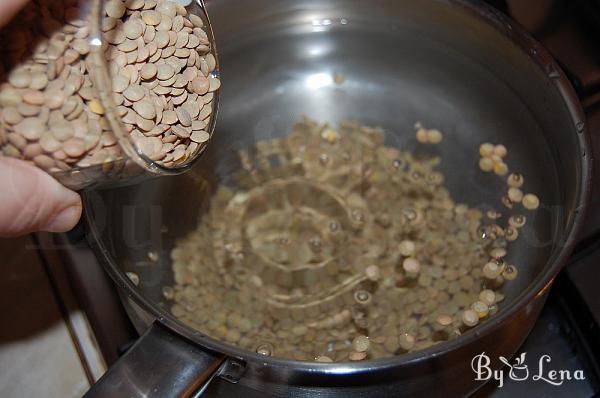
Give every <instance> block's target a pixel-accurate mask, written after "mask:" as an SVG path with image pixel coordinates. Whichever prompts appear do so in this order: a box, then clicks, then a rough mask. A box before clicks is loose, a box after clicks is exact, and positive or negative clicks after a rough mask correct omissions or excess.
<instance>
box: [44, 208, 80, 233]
mask: <svg viewBox="0 0 600 398" xmlns="http://www.w3.org/2000/svg"><path fill="white" fill-rule="evenodd" d="M80 215H81V207H80V206H70V207H67V208H66V209H64V210H62V211H61V212H60V213H58V215H56V217H54V218H53V219H52V220H51V221H50V222H49V223H48V224H47V225H46V226H45V227H44V228H42V229H43V230H44V231H47V232H67V231H70V230H71V229H73V227H74V226H75V225H76V224H77V221H79V216H80Z"/></svg>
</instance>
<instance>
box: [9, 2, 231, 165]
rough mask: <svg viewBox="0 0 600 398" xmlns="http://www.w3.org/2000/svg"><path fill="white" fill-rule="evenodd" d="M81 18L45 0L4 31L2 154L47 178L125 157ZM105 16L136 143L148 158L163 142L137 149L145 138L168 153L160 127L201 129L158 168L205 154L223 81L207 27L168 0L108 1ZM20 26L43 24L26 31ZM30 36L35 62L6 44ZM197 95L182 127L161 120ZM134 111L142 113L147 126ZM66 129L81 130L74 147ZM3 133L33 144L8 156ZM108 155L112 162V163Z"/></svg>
mask: <svg viewBox="0 0 600 398" xmlns="http://www.w3.org/2000/svg"><path fill="white" fill-rule="evenodd" d="M63 11H64V12H63ZM81 12H82V10H80V9H79V8H78V4H77V2H75V1H70V0H57V1H56V2H49V0H40V1H38V2H36V3H35V4H31V5H28V6H27V7H25V9H24V10H23V11H22V12H21V14H20V17H19V18H16V19H15V22H14V23H11V24H10V25H9V26H7V27H5V28H4V29H3V35H2V36H1V37H2V39H1V41H2V42H1V43H0V44H2V46H0V48H1V50H0V51H1V52H2V54H3V56H4V58H5V59H6V60H10V61H7V62H6V63H5V64H6V65H5V66H6V67H7V69H6V72H5V70H4V69H0V78H4V80H5V81H6V83H5V84H4V85H2V86H0V106H1V107H2V110H1V111H2V112H1V113H0V116H1V117H0V127H1V129H0V130H1V131H2V132H3V133H2V134H0V150H1V151H2V153H3V154H4V155H9V156H14V157H19V158H22V159H24V160H26V161H29V162H30V163H33V164H36V165H38V166H40V167H42V168H44V169H45V170H47V171H49V172H55V171H57V170H58V169H61V170H65V171H67V170H69V169H70V168H71V167H73V166H78V167H84V166H89V165H94V164H97V163H99V162H104V161H105V160H107V159H112V160H117V159H121V158H123V156H124V155H123V153H122V151H121V149H120V147H118V146H116V144H117V140H116V137H115V136H114V134H113V133H112V132H111V131H110V130H109V126H108V123H107V122H106V120H105V119H104V118H103V116H104V114H105V109H104V106H103V104H102V103H101V102H100V99H99V97H98V96H97V95H95V94H96V89H95V88H94V87H93V82H92V80H91V77H90V70H88V68H89V67H90V66H91V65H93V64H94V61H93V60H92V59H91V58H90V56H91V55H93V54H92V50H93V48H94V46H91V45H90V42H89V41H90V39H91V37H90V27H89V26H90V25H88V24H87V21H86V20H85V18H86V16H82V15H80V13H81ZM103 17H104V18H103V22H102V32H103V38H104V39H105V44H104V45H103V46H102V50H103V51H104V55H105V57H106V60H107V62H108V71H109V75H110V78H111V82H112V87H111V88H112V90H113V92H114V93H115V95H114V96H113V98H114V100H115V101H114V102H115V103H116V105H117V106H118V114H119V115H120V116H121V117H122V121H123V123H124V124H125V129H126V131H127V132H129V133H130V135H131V137H132V141H134V142H139V143H140V145H143V146H144V149H145V150H144V152H146V150H148V148H154V147H155V146H156V140H151V141H147V140H139V139H137V138H139V137H138V136H139V135H141V136H144V135H146V136H148V137H157V139H158V140H162V141H163V143H165V144H166V143H167V142H168V141H169V140H170V138H168V134H169V133H170V129H163V130H155V127H156V126H157V125H158V124H159V123H161V122H162V123H165V124H169V125H172V127H174V128H176V127H177V126H179V125H182V126H184V127H189V126H192V125H194V126H196V127H199V126H200V125H199V123H202V124H201V127H199V128H197V129H196V131H198V132H197V133H195V134H194V139H192V138H191V137H190V135H191V134H184V135H183V136H182V135H181V134H180V136H179V139H180V141H179V142H178V143H177V145H174V146H173V147H172V148H170V150H169V151H167V152H166V153H164V154H163V153H162V152H160V151H159V152H156V151H155V158H156V159H155V160H158V161H160V159H168V162H172V160H173V159H174V158H177V160H179V161H180V162H181V161H183V160H185V159H187V158H188V157H193V156H195V155H196V154H198V153H199V152H200V151H201V150H202V149H203V147H204V146H205V145H206V144H207V142H208V141H209V138H210V135H209V134H208V132H206V131H205V130H204V128H206V126H207V125H208V118H209V117H210V115H212V108H213V106H214V105H213V104H211V102H212V99H213V97H214V96H213V92H214V91H215V90H218V89H219V88H220V81H219V79H218V77H216V74H215V73H212V72H213V71H214V68H216V63H217V62H216V59H215V57H214V55H213V54H212V53H211V52H210V50H211V48H210V42H209V40H208V36H207V34H206V32H204V30H203V29H202V28H203V27H204V23H203V22H202V19H201V18H200V17H199V16H196V15H193V14H191V13H189V12H188V11H187V10H185V8H183V7H181V5H175V3H173V2H172V1H170V0H161V1H158V2H157V1H155V0H131V1H129V0H128V1H124V0H109V1H106V2H105V3H104V15H103ZM21 19H22V20H26V21H33V20H38V21H40V23H39V24H32V23H20V20H21ZM192 20H193V21H192ZM38 26H39V28H38ZM48 26H52V30H53V31H54V33H53V34H52V35H50V37H48V34H47V32H46V31H45V30H47V29H48ZM23 37H31V38H32V39H33V40H34V41H37V42H38V45H37V46H35V47H34V48H32V49H27V50H30V52H29V53H28V51H22V49H24V48H25V47H26V46H17V47H19V49H16V47H15V46H13V45H8V44H7V43H10V42H11V41H15V42H20V41H22V38H23ZM173 55H175V56H178V57H183V59H178V58H175V57H172V56H173ZM11 62H12V64H11ZM202 64H206V65H208V67H209V69H210V70H206V71H204V70H203V69H202ZM182 66H183V67H184V68H185V72H186V74H185V75H184V70H183V69H184V68H182ZM209 73H211V74H210V75H209ZM192 74H193V76H194V79H198V83H201V84H200V86H201V87H200V88H201V89H202V90H204V92H202V90H199V89H198V87H192V86H191V85H188V82H189V80H187V78H186V77H184V76H189V75H192ZM200 77H202V78H203V79H204V80H201V79H200ZM194 89H195V90H194ZM175 90H177V92H175ZM196 91H201V92H200V93H196V94H199V95H195V97H194V101H196V108H195V112H194V114H193V115H192V114H191V113H186V110H185V109H183V110H181V111H179V118H178V119H174V118H173V117H172V116H170V115H169V116H168V117H167V118H166V120H167V122H168V123H167V122H164V121H163V119H165V117H164V116H165V115H164V113H166V112H175V111H176V109H175V107H176V106H177V105H183V104H184V103H185V102H186V101H187V100H188V93H190V94H194V93H195V92H196ZM174 105H175V106H174ZM128 109H133V110H135V112H136V113H138V114H139V116H141V117H137V116H136V115H135V114H132V113H131V112H128ZM34 119H35V120H34ZM64 124H70V125H72V126H74V128H73V129H72V130H76V131H77V134H78V135H77V140H74V139H71V138H72V135H73V134H74V133H73V132H71V131H69V130H68V129H67V128H66V127H64ZM88 125H89V126H92V125H93V126H96V127H88ZM98 126H100V127H99V128H98ZM75 127H76V128H75ZM96 129H97V130H98V133H95V134H91V133H90V136H89V137H84V136H85V135H86V134H87V132H88V131H89V130H96ZM5 130H6V133H4V131H5ZM34 130H35V131H34ZM180 130H181V129H180ZM151 132H152V133H151ZM190 133H191V132H190ZM5 134H10V135H11V136H12V135H21V134H22V135H23V136H24V137H25V138H26V139H27V140H29V141H31V143H30V144H29V145H21V146H20V147H16V146H12V144H10V145H11V147H7V148H6V149H5V148H4V146H7V145H9V144H7V143H6V142H7V141H8V140H5V139H2V136H3V135H5ZM207 135H208V137H207ZM182 137H183V138H182ZM80 139H81V140H82V141H79V140H80ZM148 142H153V144H152V145H149V144H148ZM63 145H66V146H67V147H66V148H64V147H63ZM82 147H83V150H81V148H82ZM176 147H177V148H176ZM40 150H41V152H40ZM106 152H110V153H111V156H110V157H109V156H106ZM42 153H43V155H42ZM48 158H51V159H54V160H56V162H55V164H53V165H51V163H52V162H51V161H50V160H49V159H48ZM166 163H167V162H165V163H164V165H165V166H166ZM171 164H172V163H171Z"/></svg>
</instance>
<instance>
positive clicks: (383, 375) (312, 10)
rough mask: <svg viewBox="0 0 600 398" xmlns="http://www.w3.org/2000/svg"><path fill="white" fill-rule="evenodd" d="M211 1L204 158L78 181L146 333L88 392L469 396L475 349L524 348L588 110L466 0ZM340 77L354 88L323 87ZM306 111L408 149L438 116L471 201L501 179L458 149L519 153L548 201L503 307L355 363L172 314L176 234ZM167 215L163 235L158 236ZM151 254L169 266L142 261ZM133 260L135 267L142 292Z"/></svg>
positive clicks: (105, 252) (571, 226)
mask: <svg viewBox="0 0 600 398" xmlns="http://www.w3.org/2000/svg"><path fill="white" fill-rule="evenodd" d="M207 7H208V11H209V13H210V15H211V19H212V21H213V25H214V26H215V28H216V30H215V35H216V37H217V41H218V42H219V47H220V61H221V65H222V78H223V79H222V80H223V82H224V87H223V90H222V94H221V95H222V97H221V115H220V119H219V122H218V127H217V134H216V136H215V137H216V138H215V140H214V142H213V143H212V144H211V146H210V148H209V149H208V151H207V153H206V155H205V156H204V158H203V159H202V160H201V161H200V162H199V163H200V164H198V165H197V166H196V167H195V168H194V170H192V171H191V172H189V173H186V174H185V175H182V176H177V177H172V178H171V177H169V178H161V179H156V180H153V181H148V182H145V183H143V184H142V185H139V186H133V187H126V188H120V189H118V190H111V191H88V192H86V193H85V207H86V217H87V220H88V224H89V229H90V237H91V240H92V242H93V243H94V245H95V246H96V248H97V250H98V255H99V257H100V258H101V259H102V260H103V262H104V263H105V265H106V269H107V271H108V272H109V273H110V275H111V276H112V277H113V279H114V280H115V282H116V283H117V284H118V286H119V287H120V288H121V291H122V294H123V301H124V303H125V304H126V306H127V308H128V311H129V313H130V316H131V318H132V320H133V321H134V323H135V324H136V326H137V327H138V328H139V330H140V331H145V333H144V335H143V337H142V338H141V339H140V340H139V341H138V342H137V344H136V345H135V346H134V347H133V348H132V349H131V350H130V351H129V352H128V353H127V354H126V355H125V356H124V357H122V358H121V360H120V361H119V362H118V363H117V364H116V365H115V366H113V367H112V368H111V369H110V370H109V372H108V373H107V375H105V376H104V377H103V378H102V379H101V380H100V381H99V383H98V384H97V385H96V386H95V388H93V389H92V390H91V391H90V393H88V396H90V397H95V396H128V397H142V396H144V397H148V396H156V397H179V396H186V397H188V396H195V395H194V394H196V393H197V392H198V391H199V390H200V391H205V393H206V394H207V395H209V396H223V397H235V396H244V397H264V396H276V397H283V396H293V397H309V396H310V397H312V396H323V397H333V396H336V397H337V396H344V397H365V396H376V397H396V396H399V395H402V396H463V395H467V394H469V393H470V392H472V391H474V390H475V389H477V388H478V387H480V386H481V382H479V381H475V380H474V374H473V372H472V370H471V359H472V358H473V357H474V355H476V354H478V353H481V352H482V351H485V352H486V353H487V354H488V355H489V356H490V357H492V358H495V357H498V356H499V355H503V356H511V355H513V354H514V353H515V352H516V350H517V349H518V347H519V346H520V344H521V343H522V342H523V340H524V339H525V337H526V336H527V334H528V333H529V331H530V330H531V328H532V326H533V324H534V323H535V321H536V319H537V316H538V314H539V312H540V309H541V308H542V306H543V304H544V301H545V298H546V295H547V292H548V290H549V287H550V285H551V283H552V280H553V278H554V277H555V276H556V274H557V273H558V272H559V271H560V269H561V268H562V266H563V265H564V263H565V261H566V259H567V257H568V255H569V252H570V250H571V248H572V246H573V243H574V240H575V234H576V231H577V229H578V226H579V224H580V223H581V220H582V217H583V210H584V208H585V203H586V199H587V196H588V195H587V192H588V188H589V175H590V165H591V159H590V156H589V155H588V154H589V153H590V152H589V151H588V143H587V140H586V134H585V131H584V130H585V128H584V119H583V116H582V112H581V110H580V107H579V105H578V102H577V100H576V98H575V97H574V95H573V91H572V89H571V87H570V85H569V84H568V82H567V80H566V79H565V77H564V75H563V74H562V72H561V71H560V69H559V68H558V66H557V65H556V63H555V62H554V61H553V60H552V59H551V57H550V56H549V55H548V54H547V52H546V51H545V50H544V49H542V48H541V47H540V46H539V45H538V44H537V43H536V42H535V41H534V40H532V39H531V38H530V37H529V36H527V35H526V34H525V33H523V32H522V30H521V29H520V28H519V27H518V26H515V25H514V24H513V22H511V21H510V20H508V19H507V18H506V17H504V16H503V15H501V14H499V13H497V12H496V11H494V10H492V9H490V8H488V7H486V6H484V5H482V4H479V3H473V2H469V1H465V0H445V1H441V0H439V1H436V0H423V1H418V2H416V1H409V0H402V1H399V0H370V1H364V0H305V1H302V2H298V1H293V0H279V1H274V0H253V1H251V2H250V1H233V0H211V1H207ZM333 73H340V74H343V75H344V76H345V77H346V83H344V85H342V86H340V87H336V86H334V85H329V80H328V78H327V76H331V74H333ZM302 114H306V115H309V116H311V117H313V118H317V119H321V120H324V121H336V120H339V119H343V118H354V119H358V120H359V121H361V122H363V123H365V124H370V125H379V126H382V127H384V128H385V129H386V130H387V131H389V132H391V135H390V144H393V145H400V146H410V145H411V140H412V125H413V123H414V122H415V121H416V120H421V121H426V122H427V124H428V125H431V126H436V127H440V128H442V129H443V130H445V131H446V133H447V137H448V139H446V141H445V144H444V145H443V146H442V147H441V148H440V154H441V156H442V157H443V159H444V162H445V163H446V164H447V165H448V164H449V165H450V166H448V167H447V168H446V169H445V172H446V174H447V175H446V178H447V181H448V185H449V186H450V189H451V191H452V194H453V195H454V197H455V198H456V199H457V200H459V201H464V202H466V203H469V204H472V205H477V204H485V203H493V200H494V198H495V197H496V196H497V187H493V186H488V185H486V184H483V183H482V181H481V180H479V178H480V177H478V175H479V174H478V173H477V172H476V160H474V158H473V157H471V156H465V154H466V153H476V150H477V147H478V145H479V144H480V143H481V142H484V141H490V142H501V143H504V144H505V145H507V146H508V147H509V149H510V156H511V165H514V167H515V169H518V170H520V171H521V172H522V173H523V174H524V175H526V176H527V178H528V184H529V183H530V185H528V186H529V188H531V189H532V191H534V192H537V193H539V195H540V197H541V198H543V203H544V206H543V209H542V211H540V212H538V213H537V214H538V215H537V216H536V217H535V218H534V220H533V224H532V227H531V228H530V230H529V231H530V232H529V234H528V235H527V236H526V239H525V240H524V242H523V243H522V244H519V245H517V247H516V248H515V250H516V256H517V257H518V259H519V261H520V264H521V265H522V266H521V271H520V274H519V278H518V279H517V280H516V281H514V282H515V283H513V284H512V285H511V288H509V289H508V290H507V292H506V293H507V297H506V300H505V302H504V303H503V305H502V308H501V310H500V311H499V313H498V314H497V315H495V316H494V317H493V318H492V319H490V320H489V321H488V322H485V323H484V324H482V325H480V326H479V327H477V328H475V329H473V330H471V331H469V332H467V333H465V334H464V335H462V336H461V337H460V338H457V339H454V340H451V341H448V342H444V343H441V344H438V345H436V346H434V347H432V348H429V349H426V350H423V351H419V352H415V353H411V354H407V355H402V356H398V357H394V358H388V359H381V360H373V361H366V362H361V363H347V364H338V363H336V364H324V363H306V362H297V361H292V360H285V359H278V358H267V357H263V356H259V355H257V354H255V353H251V352H247V351H243V350H240V349H238V348H235V347H233V346H230V345H227V344H225V343H222V342H219V341H215V340H213V339H211V338H208V337H206V336H205V335H203V334H202V333H201V331H197V330H192V329H190V328H188V327H186V326H184V325H182V324H181V323H179V322H177V321H176V320H175V319H174V318H173V317H172V316H171V315H169V313H168V312H167V311H166V310H165V308H163V307H162V306H161V300H162V298H161V287H162V286H164V285H165V284H170V283H171V282H172V274H171V270H170V263H169V255H168V253H169V250H170V249H171V248H172V247H173V244H174V241H175V240H176V239H177V238H178V237H180V236H183V235H185V234H186V233H187V232H189V231H190V230H192V229H193V228H194V227H195V225H196V222H197V215H199V214H201V209H202V206H204V205H205V204H206V203H207V198H208V197H209V195H210V192H211V191H212V190H213V189H214V186H215V185H216V183H218V182H220V181H227V179H228V177H229V176H231V174H232V172H233V171H235V170H236V168H238V167H239V165H238V163H237V161H236V158H235V156H234V154H235V150H236V149H239V148H243V147H247V146H249V145H251V144H252V143H253V142H254V141H255V140H256V139H258V138H265V137H271V136H277V135H283V134H285V133H286V132H287V131H288V130H289V127H290V126H291V124H292V123H293V121H295V120H297V118H298V117H299V116H300V115H302ZM471 170H472V172H471ZM162 224H166V226H167V228H168V231H169V233H167V234H164V233H160V226H161V225H162ZM148 251H156V252H158V253H159V254H160V261H159V262H158V263H149V262H148V261H146V260H145V259H146V258H147V257H146V256H147V253H148ZM125 272H135V273H136V274H137V275H139V277H140V284H139V286H135V285H134V284H133V283H132V282H131V280H130V279H129V278H127V276H126V274H125ZM494 366H496V367H498V368H499V367H500V364H499V363H498V364H494ZM207 382H210V386H209V387H208V389H207V390H204V388H205V386H206V383H207Z"/></svg>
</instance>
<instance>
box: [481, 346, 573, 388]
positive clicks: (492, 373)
mask: <svg viewBox="0 0 600 398" xmlns="http://www.w3.org/2000/svg"><path fill="white" fill-rule="evenodd" d="M526 356H527V353H526V352H524V353H522V354H521V355H519V356H518V357H516V358H515V360H514V363H510V362H509V361H508V359H506V358H505V357H502V356H501V357H498V360H499V361H500V362H501V363H502V364H503V365H505V366H506V367H505V368H502V369H497V370H496V369H492V367H491V366H490V365H491V363H492V360H491V359H490V357H489V356H487V355H486V354H485V352H482V353H481V354H478V355H475V357H474V358H473V360H472V361H471V369H473V372H474V373H475V380H490V379H493V380H496V381H497V382H498V387H499V388H502V387H503V386H504V381H505V380H506V378H507V377H508V379H510V380H514V381H524V380H530V379H531V380H533V381H539V382H543V383H548V384H552V385H554V386H560V385H562V384H563V383H565V382H568V381H572V380H585V375H584V374H583V370H580V369H577V370H575V371H571V370H564V369H559V370H557V369H554V368H552V365H551V364H550V363H551V362H552V358H550V355H542V356H541V357H540V358H539V360H538V362H537V369H534V368H533V367H532V369H531V372H530V369H529V366H528V365H527V364H525V357H526Z"/></svg>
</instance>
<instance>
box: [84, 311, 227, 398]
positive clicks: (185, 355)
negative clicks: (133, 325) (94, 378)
mask: <svg viewBox="0 0 600 398" xmlns="http://www.w3.org/2000/svg"><path fill="white" fill-rule="evenodd" d="M224 363H225V356H223V355H222V354H217V353H214V352H210V351H205V350H203V349H201V348H199V347H197V346H196V345H193V344H191V343H189V342H187V341H186V340H185V339H183V338H182V337H179V336H177V335H175V334H174V333H173V332H171V331H169V330H168V329H167V328H166V327H165V326H163V325H162V324H160V323H159V322H155V323H154V324H152V326H150V327H149V328H148V330H147V331H146V332H145V333H144V335H143V336H142V337H140V338H139V340H138V341H137V342H136V343H135V344H134V345H133V346H132V347H131V348H130V349H129V351H127V352H126V353H125V354H124V355H123V356H122V357H121V358H120V359H119V360H118V361H117V362H116V363H115V364H114V365H113V366H111V367H110V369H109V370H108V371H107V372H106V373H105V374H104V375H103V376H102V377H101V378H100V380H98V382H96V384H94V385H93V386H92V387H91V388H90V390H89V391H88V392H87V393H86V394H85V395H84V398H107V397H128V398H129V397H130V398H142V397H150V398H152V397H154V398H158V397H160V398H186V397H198V396H199V395H200V394H201V393H202V392H203V391H204V389H205V388H206V387H207V386H208V384H209V383H210V382H211V381H212V379H213V378H214V376H215V375H216V373H217V370H218V369H219V368H220V367H221V366H222V365H223V364H224Z"/></svg>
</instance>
